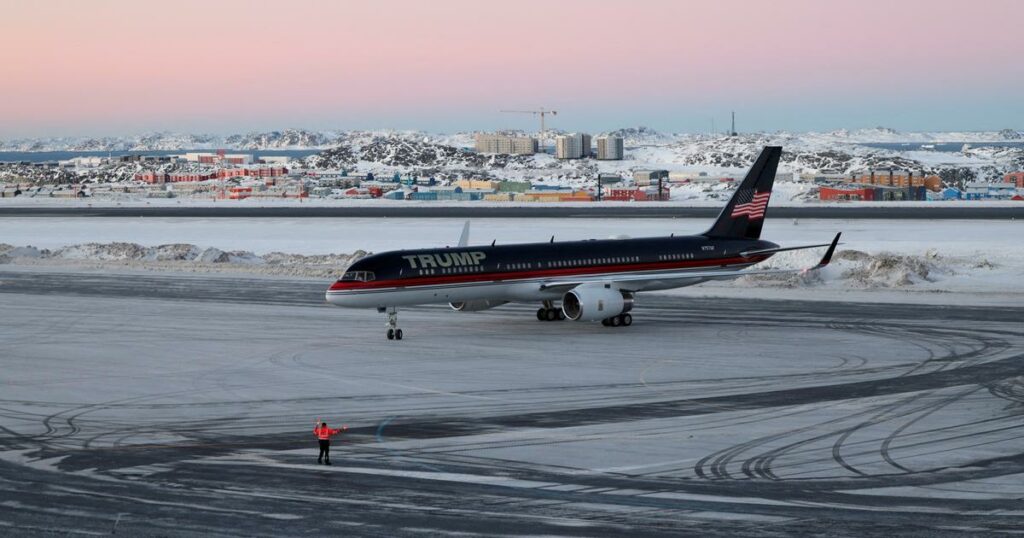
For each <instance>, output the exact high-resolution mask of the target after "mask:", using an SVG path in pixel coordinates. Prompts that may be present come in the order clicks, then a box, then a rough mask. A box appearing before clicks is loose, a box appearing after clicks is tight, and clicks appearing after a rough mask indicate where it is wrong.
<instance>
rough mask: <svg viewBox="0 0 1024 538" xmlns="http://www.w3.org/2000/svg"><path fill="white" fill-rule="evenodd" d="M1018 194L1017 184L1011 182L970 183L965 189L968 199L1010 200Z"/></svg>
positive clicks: (965, 196) (965, 195)
mask: <svg viewBox="0 0 1024 538" xmlns="http://www.w3.org/2000/svg"><path fill="white" fill-rule="evenodd" d="M1016 194H1017V186H1016V185H1013V184H1010V183H985V182H982V181H975V182H974V183H968V184H967V188H966V189H965V190H964V198H965V199H967V200H1009V199H1011V198H1013V197H1014V195H1016Z"/></svg>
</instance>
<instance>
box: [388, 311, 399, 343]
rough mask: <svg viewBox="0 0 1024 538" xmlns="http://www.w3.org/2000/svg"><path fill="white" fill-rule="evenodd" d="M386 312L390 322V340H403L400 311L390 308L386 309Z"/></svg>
mask: <svg viewBox="0 0 1024 538" xmlns="http://www.w3.org/2000/svg"><path fill="white" fill-rule="evenodd" d="M385 311H386V312H387V314H388V322H387V328H388V332H387V335H388V340H401V339H402V329H399V328H398V309H397V308H395V307H390V308H387V309H385Z"/></svg>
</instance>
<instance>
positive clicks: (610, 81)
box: [0, 0, 1024, 138]
mask: <svg viewBox="0 0 1024 538" xmlns="http://www.w3.org/2000/svg"><path fill="white" fill-rule="evenodd" d="M0 15H2V16H0V30H2V33H0V35H2V39H3V42H2V46H0V65H3V70H2V77H3V81H2V83H0V119H2V121H0V137H8V138H9V137H16V136H38V135H47V134H50V135H66V134H67V135H81V134H117V133H125V132H141V131H153V130H164V129H172V130H190V131H211V132H233V131H243V130H248V129H267V128H282V127H287V126H296V127H310V128H363V127H371V128H372V127H394V128H421V129H427V130H434V131H453V130H459V129H488V128H503V127H520V128H532V127H533V122H532V121H530V120H529V119H528V118H526V117H522V118H520V117H514V116H508V115H502V114H499V113H497V111H498V110H499V109H503V108H523V107H536V106H547V107H549V108H558V109H559V110H560V112H561V115H560V116H559V117H558V119H557V121H558V122H559V123H558V125H557V126H559V127H562V128H567V129H573V128H582V129H591V130H600V129H604V128H615V127H620V126H625V125H637V124H647V125H652V126H654V127H656V128H660V129H666V130H676V131H684V130H690V131H699V130H706V129H707V128H708V123H709V121H710V118H712V117H717V118H718V119H719V121H720V122H725V120H726V117H727V115H728V111H729V110H730V109H733V108H735V109H736V110H737V111H738V114H739V115H740V117H741V119H743V120H746V121H747V125H748V126H749V127H750V128H758V129H773V128H780V129H781V128H785V129H822V128H837V127H861V126H867V125H875V124H884V125H891V126H894V127H897V128H904V129H914V128H931V129H936V128H949V129H988V128H999V127H1024V110H1022V108H1024V107H1022V105H1021V104H1020V103H1021V102H1024V99H1020V97H1019V95H1020V94H1022V93H1024V91H1022V88H1024V1H1015V0H975V1H972V2H962V1H947V0H927V1H926V0H886V1H873V0H872V1H864V0H857V1H849V2H840V1H826V0H785V1H780V0H774V1H759V0H747V1H743V0H733V1H722V0H716V1H702V2H697V1H681V0H680V1H656V0H650V1H625V0H618V1H605V0H589V1H575V0H573V1H567V0H546V1H525V0H517V1H515V2H485V1H482V0H470V1H461V0H453V1H443V0H442V1H398V0H393V1H351V2H344V1H290V2H269V1H267V2H262V1H217V0H208V1H192V0H186V1H173V2H156V1H153V2H141V1H128V0H99V1H89V2H83V1H72V0H66V1H32V2H29V1H19V0H0ZM721 124H722V123H720V125H721Z"/></svg>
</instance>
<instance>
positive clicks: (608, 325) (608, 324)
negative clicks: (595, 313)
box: [601, 318, 612, 327]
mask: <svg viewBox="0 0 1024 538" xmlns="http://www.w3.org/2000/svg"><path fill="white" fill-rule="evenodd" d="M601 325H604V326H605V327H611V326H612V323H611V321H609V320H608V318H604V319H602V320H601Z"/></svg>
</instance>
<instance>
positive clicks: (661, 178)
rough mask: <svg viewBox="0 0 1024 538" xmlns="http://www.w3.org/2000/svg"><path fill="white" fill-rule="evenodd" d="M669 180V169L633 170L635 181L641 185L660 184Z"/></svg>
mask: <svg viewBox="0 0 1024 538" xmlns="http://www.w3.org/2000/svg"><path fill="white" fill-rule="evenodd" d="M665 181H668V170H635V171H633V182H634V183H636V184H637V185H638V186H640V187H646V186H648V185H658V184H660V183H662V182H665Z"/></svg>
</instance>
